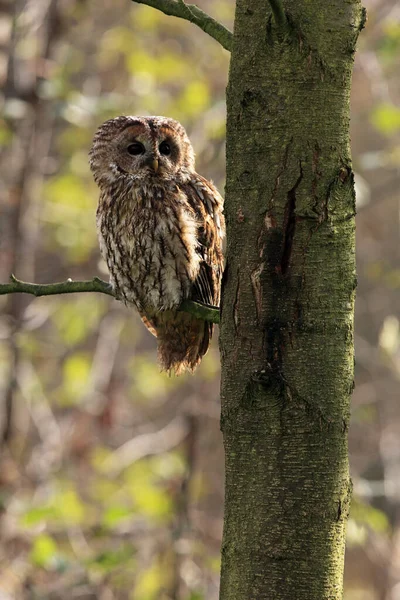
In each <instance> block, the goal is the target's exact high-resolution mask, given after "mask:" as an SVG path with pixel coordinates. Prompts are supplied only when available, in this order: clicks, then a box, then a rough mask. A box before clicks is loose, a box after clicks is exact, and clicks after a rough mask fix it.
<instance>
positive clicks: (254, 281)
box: [250, 262, 265, 323]
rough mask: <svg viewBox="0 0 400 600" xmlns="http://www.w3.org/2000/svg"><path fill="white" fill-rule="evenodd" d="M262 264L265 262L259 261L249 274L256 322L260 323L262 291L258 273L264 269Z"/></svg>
mask: <svg viewBox="0 0 400 600" xmlns="http://www.w3.org/2000/svg"><path fill="white" fill-rule="evenodd" d="M264 266H265V263H263V262H262V263H260V264H259V265H258V267H257V268H256V269H254V271H252V273H251V275H250V278H251V285H252V286H253V292H254V300H255V302H256V311H257V321H258V323H260V320H261V313H262V292H261V282H260V275H261V273H262V272H263V270H264Z"/></svg>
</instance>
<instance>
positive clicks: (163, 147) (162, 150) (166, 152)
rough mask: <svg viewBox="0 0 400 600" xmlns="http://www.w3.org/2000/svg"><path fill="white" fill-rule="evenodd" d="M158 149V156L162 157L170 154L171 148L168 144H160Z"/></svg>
mask: <svg viewBox="0 0 400 600" xmlns="http://www.w3.org/2000/svg"><path fill="white" fill-rule="evenodd" d="M158 149H159V151H160V154H164V156H168V155H169V154H171V146H170V145H169V144H168V142H161V144H160V146H159V148H158Z"/></svg>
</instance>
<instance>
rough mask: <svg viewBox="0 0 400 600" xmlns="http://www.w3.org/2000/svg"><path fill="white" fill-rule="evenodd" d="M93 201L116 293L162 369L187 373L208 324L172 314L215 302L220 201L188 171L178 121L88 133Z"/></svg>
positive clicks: (110, 125)
mask: <svg viewBox="0 0 400 600" xmlns="http://www.w3.org/2000/svg"><path fill="white" fill-rule="evenodd" d="M89 158H90V167H91V170H92V173H93V176H94V179H95V181H96V183H97V185H98V186H99V188H100V198H99V204H98V208H97V219H96V222H97V232H98V237H99V243H100V250H101V254H102V256H103V258H104V259H105V261H106V263H107V266H108V269H109V271H110V282H111V285H112V286H113V289H114V292H115V295H116V297H117V298H119V299H121V300H123V301H124V302H125V303H127V304H132V305H134V306H135V307H136V308H137V310H138V312H139V315H140V317H141V319H142V321H143V323H144V324H145V325H146V327H147V328H148V329H149V330H150V331H151V333H152V334H154V335H155V336H156V337H157V342H158V359H159V363H160V366H161V368H162V369H164V370H166V371H168V372H171V371H173V372H175V373H176V374H178V375H179V374H180V373H182V372H183V371H185V370H188V371H190V372H193V371H194V369H195V368H196V366H197V365H198V364H199V363H200V361H201V359H202V357H203V356H204V354H205V353H206V352H207V350H208V347H209V344H210V340H211V336H212V331H213V326H212V324H211V323H208V322H206V321H203V320H200V319H197V318H196V317H194V316H193V315H191V314H189V313H186V312H183V311H179V310H178V309H179V306H180V305H181V303H182V302H183V301H184V300H187V299H189V300H194V301H197V302H201V303H204V304H208V305H213V306H219V302H220V290H221V277H222V270H223V256H222V239H223V237H224V231H225V226H224V217H223V200H222V198H221V196H220V194H219V193H218V191H217V189H216V188H215V186H214V185H213V184H212V183H211V182H210V181H207V179H205V178H204V177H202V176H201V175H198V174H197V173H196V171H195V168H194V152H193V148H192V145H191V143H190V141H189V138H188V136H187V134H186V131H185V129H184V128H183V126H182V125H181V124H180V123H178V122H177V121H175V120H174V119H170V118H167V117H160V116H157V117H136V116H128V117H127V116H121V117H116V118H115V119H111V120H109V121H106V122H105V123H104V124H103V125H101V127H100V128H99V129H98V131H97V132H96V134H95V136H94V139H93V145H92V148H91V150H90V153H89Z"/></svg>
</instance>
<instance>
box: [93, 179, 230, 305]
mask: <svg viewBox="0 0 400 600" xmlns="http://www.w3.org/2000/svg"><path fill="white" fill-rule="evenodd" d="M97 227H98V233H99V238H100V247H101V252H102V255H103V257H104V258H105V260H106V262H107V265H108V268H109V269H110V273H111V280H112V284H113V285H114V287H115V290H116V293H117V295H119V296H120V297H121V298H122V299H124V300H125V301H127V302H133V303H134V304H136V305H137V306H138V308H139V310H146V312H148V311H151V312H153V311H160V310H161V311H162V310H169V309H174V308H177V307H178V306H179V305H180V304H181V302H182V301H183V300H185V299H188V298H189V299H193V300H198V301H201V302H203V303H205V304H210V305H216V306H217V305H218V304H219V298H220V280H221V276H222V268H223V257H222V238H223V235H224V221H223V214H222V198H221V196H220V195H219V193H218V192H217V190H216V189H215V187H214V186H213V184H211V183H210V182H208V181H207V180H206V179H204V178H203V177H201V176H200V175H197V174H195V176H193V177H192V178H191V179H190V180H189V181H187V182H185V183H182V184H179V185H177V184H170V185H166V186H163V187H161V186H143V187H136V186H134V185H130V186H125V187H124V188H123V189H118V190H115V191H114V190H113V189H112V188H111V189H109V190H107V192H103V193H102V194H101V196H100V202H99V207H98V210H97Z"/></svg>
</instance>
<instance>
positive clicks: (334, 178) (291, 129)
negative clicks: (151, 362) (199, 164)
mask: <svg viewBox="0 0 400 600" xmlns="http://www.w3.org/2000/svg"><path fill="white" fill-rule="evenodd" d="M269 6H270V5H269V3H268V2H267V0H238V1H237V7H236V18H235V30H234V40H233V51H232V60H231V68H230V78H229V86H228V99H227V102H228V124H227V186H226V204H225V206H226V209H225V211H226V217H227V240H228V248H227V270H226V273H225V281H224V298H223V306H222V322H221V337H220V344H221V354H222V421H221V427H222V431H223V435H224V444H225V452H226V504H225V526H224V539H223V547H222V575H221V595H220V598H221V600H264V599H268V600H327V599H329V600H334V599H335V600H336V599H339V598H341V597H342V588H343V584H342V580H343V562H344V546H345V530H346V521H347V515H348V510H349V504H350V496H351V482H350V477H349V469H348V450H347V429H348V423H349V415H350V396H351V392H352V389H353V361H354V357H353V308H354V292H355V287H356V276H355V263H354V251H355V248H354V216H355V197H354V185H353V174H352V170H351V158H350V148H349V96H350V83H351V72H352V66H353V58H354V51H355V45H356V41H357V37H358V34H359V31H360V30H361V29H362V26H363V24H364V21H365V14H364V11H363V10H362V8H361V5H360V2H359V0H331V1H330V2H326V0H296V1H295V0H287V2H286V9H287V11H288V13H287V15H288V23H287V25H277V24H276V21H275V20H274V19H273V17H272V16H271V12H270V8H269Z"/></svg>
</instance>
